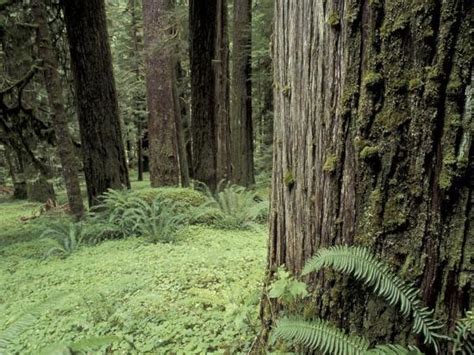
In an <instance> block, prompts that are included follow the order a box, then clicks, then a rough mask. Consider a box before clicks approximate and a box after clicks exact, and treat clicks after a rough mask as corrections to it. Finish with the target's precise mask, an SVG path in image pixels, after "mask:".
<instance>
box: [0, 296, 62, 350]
mask: <svg viewBox="0 0 474 355" xmlns="http://www.w3.org/2000/svg"><path fill="white" fill-rule="evenodd" d="M65 298H66V295H59V296H54V297H51V298H49V299H47V300H46V301H44V302H41V303H39V304H37V305H35V306H33V307H31V308H30V309H29V310H28V312H26V313H24V314H23V315H21V316H20V317H18V318H17V319H16V320H15V321H13V323H11V324H10V325H9V326H8V327H7V328H6V329H5V330H3V331H2V332H0V354H3V353H5V352H6V349H7V347H8V346H10V345H11V344H12V343H13V342H14V341H15V340H16V339H17V338H18V337H19V336H20V335H21V334H22V333H23V332H25V331H26V330H27V329H28V328H30V327H31V326H33V324H34V323H35V322H36V321H37V320H38V318H39V317H40V316H41V315H42V314H43V313H45V312H47V311H48V310H50V309H52V308H54V307H57V306H59V305H60V304H61V303H62V302H63V301H64V299H65Z"/></svg>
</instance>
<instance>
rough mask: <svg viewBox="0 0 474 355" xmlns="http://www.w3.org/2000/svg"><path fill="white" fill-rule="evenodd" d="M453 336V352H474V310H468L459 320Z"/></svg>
mask: <svg viewBox="0 0 474 355" xmlns="http://www.w3.org/2000/svg"><path fill="white" fill-rule="evenodd" d="M452 338H453V340H454V347H453V354H458V353H461V354H466V355H467V354H474V311H468V312H467V313H466V316H465V317H464V318H462V319H460V320H458V322H457V323H456V328H455V329H454V334H453V337H452Z"/></svg>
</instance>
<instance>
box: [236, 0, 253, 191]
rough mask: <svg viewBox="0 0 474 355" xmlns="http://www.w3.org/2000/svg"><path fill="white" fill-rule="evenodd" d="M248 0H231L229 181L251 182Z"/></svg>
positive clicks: (250, 72)
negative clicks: (230, 177)
mask: <svg viewBox="0 0 474 355" xmlns="http://www.w3.org/2000/svg"><path fill="white" fill-rule="evenodd" d="M251 14H252V1H251V0H234V31H233V48H232V100H231V121H230V122H231V142H232V144H231V147H232V155H231V156H232V181H233V182H234V183H236V184H238V185H242V186H249V185H253V184H254V183H255V177H254V164H253V125H252V97H251V94H252V79H251V74H252V62H251V50H252V28H251V26H252V25H251V24H252V15H251Z"/></svg>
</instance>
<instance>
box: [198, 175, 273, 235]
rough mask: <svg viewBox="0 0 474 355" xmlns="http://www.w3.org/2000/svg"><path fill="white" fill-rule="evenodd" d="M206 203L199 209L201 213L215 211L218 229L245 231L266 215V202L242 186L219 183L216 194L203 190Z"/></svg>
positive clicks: (262, 219) (206, 189)
mask: <svg viewBox="0 0 474 355" xmlns="http://www.w3.org/2000/svg"><path fill="white" fill-rule="evenodd" d="M205 194H206V196H207V202H206V203H205V204H204V205H203V206H202V207H201V210H202V213H208V210H209V209H212V210H215V211H217V212H218V214H217V224H218V226H219V227H225V228H231V229H233V228H236V229H245V228H248V227H250V226H251V225H252V224H254V223H258V222H262V221H264V220H265V219H266V216H267V214H268V201H262V200H261V199H260V198H259V197H258V195H257V194H256V193H255V192H252V191H250V190H247V189H246V188H244V187H242V186H237V185H226V186H225V187H223V182H221V183H219V185H218V187H217V192H216V193H212V192H211V191H210V190H209V189H208V188H207V187H206V188H205Z"/></svg>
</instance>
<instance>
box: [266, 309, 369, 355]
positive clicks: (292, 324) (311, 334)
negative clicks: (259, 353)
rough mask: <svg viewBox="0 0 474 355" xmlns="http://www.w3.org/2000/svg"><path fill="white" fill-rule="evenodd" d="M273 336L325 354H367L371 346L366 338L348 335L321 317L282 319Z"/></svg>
mask: <svg viewBox="0 0 474 355" xmlns="http://www.w3.org/2000/svg"><path fill="white" fill-rule="evenodd" d="M273 337H274V338H275V339H281V340H283V341H286V342H288V343H291V344H293V345H295V344H300V345H303V346H305V347H307V348H309V349H311V350H319V351H320V352H322V353H323V354H333V355H359V354H365V353H366V352H367V350H368V348H369V343H368V342H367V340H366V339H364V338H361V337H357V336H350V335H347V334H346V333H345V332H344V331H342V330H340V329H338V328H336V327H335V326H333V325H331V324H330V323H329V322H326V321H323V320H321V319H316V320H313V321H305V320H303V319H299V318H293V319H290V318H285V319H281V320H279V321H278V322H277V323H276V326H275V328H274V329H273Z"/></svg>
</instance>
